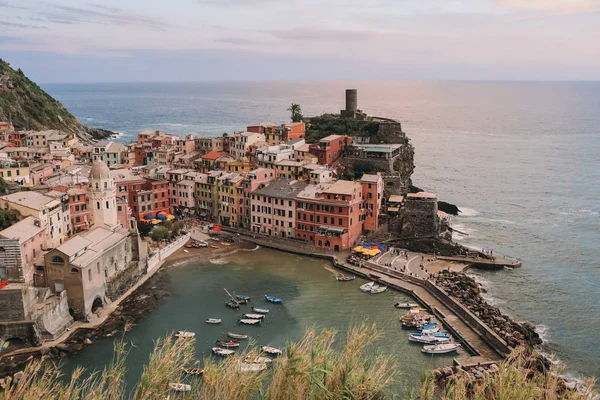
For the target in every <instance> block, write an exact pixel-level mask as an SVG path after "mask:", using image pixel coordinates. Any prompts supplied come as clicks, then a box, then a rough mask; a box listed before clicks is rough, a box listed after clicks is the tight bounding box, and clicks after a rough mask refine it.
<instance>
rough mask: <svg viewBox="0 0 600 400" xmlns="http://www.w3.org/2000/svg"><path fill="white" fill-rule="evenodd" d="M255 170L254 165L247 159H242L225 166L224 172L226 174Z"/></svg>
mask: <svg viewBox="0 0 600 400" xmlns="http://www.w3.org/2000/svg"><path fill="white" fill-rule="evenodd" d="M253 169H255V167H254V165H252V164H251V163H250V160H248V159H247V158H242V159H241V160H231V161H229V162H228V163H227V165H226V166H225V171H227V172H237V173H242V172H250V171H252V170H253Z"/></svg>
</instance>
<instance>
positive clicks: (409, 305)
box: [394, 303, 419, 308]
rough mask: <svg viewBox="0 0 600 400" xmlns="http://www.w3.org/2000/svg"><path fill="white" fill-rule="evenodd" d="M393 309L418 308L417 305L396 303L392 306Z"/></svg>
mask: <svg viewBox="0 0 600 400" xmlns="http://www.w3.org/2000/svg"><path fill="white" fill-rule="evenodd" d="M394 307H396V308H415V307H419V305H418V304H416V303H396V304H394Z"/></svg>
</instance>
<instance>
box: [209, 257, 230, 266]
mask: <svg viewBox="0 0 600 400" xmlns="http://www.w3.org/2000/svg"><path fill="white" fill-rule="evenodd" d="M208 261H210V263H211V264H216V265H223V264H227V260H224V259H223V258H210V259H209V260H208Z"/></svg>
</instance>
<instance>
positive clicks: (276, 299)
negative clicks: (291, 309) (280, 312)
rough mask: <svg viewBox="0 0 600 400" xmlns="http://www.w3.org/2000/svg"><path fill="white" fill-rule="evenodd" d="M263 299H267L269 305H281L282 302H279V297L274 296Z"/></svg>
mask: <svg viewBox="0 0 600 400" xmlns="http://www.w3.org/2000/svg"><path fill="white" fill-rule="evenodd" d="M265 299H267V301H268V302H270V303H275V304H281V303H283V300H281V299H280V298H279V297H275V296H269V295H266V296H265Z"/></svg>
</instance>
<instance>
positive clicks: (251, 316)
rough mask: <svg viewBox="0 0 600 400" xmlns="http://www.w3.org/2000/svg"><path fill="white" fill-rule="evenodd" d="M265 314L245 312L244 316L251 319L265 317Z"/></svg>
mask: <svg viewBox="0 0 600 400" xmlns="http://www.w3.org/2000/svg"><path fill="white" fill-rule="evenodd" d="M264 317H265V316H264V315H263V314H244V318H249V319H263V318H264Z"/></svg>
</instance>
